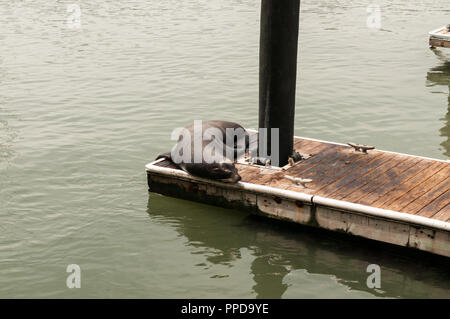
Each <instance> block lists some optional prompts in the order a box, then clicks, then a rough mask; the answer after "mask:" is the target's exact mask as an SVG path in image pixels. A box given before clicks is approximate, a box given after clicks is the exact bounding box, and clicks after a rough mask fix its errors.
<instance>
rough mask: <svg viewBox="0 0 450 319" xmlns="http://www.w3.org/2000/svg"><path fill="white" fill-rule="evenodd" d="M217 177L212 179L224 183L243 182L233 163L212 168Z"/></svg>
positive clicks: (217, 164)
mask: <svg viewBox="0 0 450 319" xmlns="http://www.w3.org/2000/svg"><path fill="white" fill-rule="evenodd" d="M212 172H213V174H214V175H215V177H213V178H212V179H217V180H219V181H221V182H224V183H237V182H239V181H240V180H241V176H240V175H239V173H238V170H237V168H236V166H234V164H233V163H227V162H225V163H216V164H215V166H214V167H213V168H212Z"/></svg>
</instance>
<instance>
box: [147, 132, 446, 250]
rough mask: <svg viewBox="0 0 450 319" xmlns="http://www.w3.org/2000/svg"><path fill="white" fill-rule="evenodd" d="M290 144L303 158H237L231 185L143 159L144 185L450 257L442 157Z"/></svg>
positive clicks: (310, 142) (309, 141) (301, 141)
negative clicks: (269, 162)
mask: <svg viewBox="0 0 450 319" xmlns="http://www.w3.org/2000/svg"><path fill="white" fill-rule="evenodd" d="M294 148H295V150H296V151H297V152H299V153H301V154H303V155H306V154H308V155H310V157H309V158H307V159H303V160H301V161H299V162H297V163H294V165H287V166H285V167H284V168H282V169H280V168H275V167H263V166H258V165H252V164H250V163H244V162H243V161H241V162H239V163H237V164H236V167H237V168H238V170H239V174H240V175H241V177H242V181H241V182H239V183H237V184H225V183H220V182H216V181H212V180H205V179H201V178H197V177H194V176H191V175H189V174H187V173H185V172H184V171H182V170H179V169H176V168H175V166H174V165H173V164H172V163H170V162H169V161H167V160H164V159H161V160H158V161H155V162H153V163H150V164H148V165H147V166H146V169H147V176H148V185H149V189H150V191H151V192H155V193H160V194H163V195H168V196H174V197H178V198H184V199H188V200H194V201H199V202H204V203H209V204H213V205H220V206H224V207H233V208H245V209H247V210H250V211H252V212H254V213H258V214H264V215H266V216H269V217H273V218H278V219H284V220H289V221H292V222H296V223H300V224H304V225H309V226H314V227H319V228H324V229H328V230H332V231H339V232H345V233H348V234H351V235H355V236H360V237H365V238H369V239H373V240H377V241H382V242H386V243H391V244H395V245H399V246H405V247H410V248H415V249H419V250H423V251H427V252H430V253H433V254H437V255H442V256H447V257H450V162H449V161H444V160H437V159H431V158H425V157H418V156H411V155H406V154H399V153H393V152H387V151H380V150H376V149H374V150H369V151H368V152H367V154H365V153H362V152H358V151H355V149H354V148H352V147H350V146H348V145H345V144H338V143H331V142H325V141H319V140H314V139H308V138H302V137H295V138H294ZM286 176H288V178H286ZM299 178H300V179H311V180H312V181H311V182H309V183H307V184H306V188H305V187H304V186H302V185H301V183H299V185H297V184H296V183H295V179H299Z"/></svg>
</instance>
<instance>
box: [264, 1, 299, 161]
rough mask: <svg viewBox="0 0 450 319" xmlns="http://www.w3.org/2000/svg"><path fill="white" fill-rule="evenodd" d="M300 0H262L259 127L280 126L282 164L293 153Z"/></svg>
mask: <svg viewBox="0 0 450 319" xmlns="http://www.w3.org/2000/svg"><path fill="white" fill-rule="evenodd" d="M299 17H300V0H261V35H260V55H259V58H260V60H259V127H260V128H267V129H268V136H267V143H268V145H267V151H268V154H269V155H270V154H271V152H272V150H274V151H275V149H276V148H275V145H271V135H270V129H271V128H279V165H280V166H283V165H285V164H287V163H288V158H289V156H292V153H293V135H294V115H295V86H296V77H297V46H298V27H299Z"/></svg>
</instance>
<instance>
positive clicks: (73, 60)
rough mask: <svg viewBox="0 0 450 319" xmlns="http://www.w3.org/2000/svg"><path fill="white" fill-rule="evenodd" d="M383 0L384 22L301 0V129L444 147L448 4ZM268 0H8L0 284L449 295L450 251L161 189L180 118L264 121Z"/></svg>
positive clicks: (4, 292) (113, 292)
mask: <svg viewBox="0 0 450 319" xmlns="http://www.w3.org/2000/svg"><path fill="white" fill-rule="evenodd" d="M72 3H77V4H79V6H80V8H81V28H80V29H71V28H69V27H68V24H67V18H68V16H69V14H70V13H68V12H67V4H72ZM376 3H377V4H379V5H380V8H381V29H380V30H375V29H369V28H368V27H367V24H366V20H367V17H368V13H367V12H366V8H367V6H368V5H369V4H370V2H369V1H361V0H357V1H353V0H352V1H351V0H340V1H337V0H326V1H307V0H304V1H302V9H301V10H302V12H301V21H300V24H301V31H300V50H299V74H298V76H299V79H298V85H297V110H296V119H295V125H296V129H295V133H296V135H300V136H308V137H313V138H320V139H325V140H333V141H336V142H347V141H355V142H359V143H366V144H372V145H376V146H377V147H378V148H380V149H386V150H391V151H396V152H403V153H411V154H417V155H424V156H429V157H435V158H441V159H448V158H449V157H450V142H449V136H450V113H449V111H450V110H449V84H450V50H445V49H443V50H437V51H432V50H430V49H429V48H428V46H427V33H428V31H430V30H432V29H435V28H437V27H439V26H442V25H445V24H447V23H450V21H449V13H450V10H448V0H428V1H420V2H418V3H416V2H415V1H410V2H405V1H400V0H398V1H377V2H376ZM259 6H260V2H259V1H256V0H251V1H238V0H230V1H219V0H208V1H206V0H196V1H193V0H188V1H154V0H151V1H144V0H127V1H125V0H117V1H106V0H99V1H95V2H94V3H93V1H87V0H71V1H63V0H62V1H45V0H37V1H1V2H0V27H1V28H0V297H3V298H5V297H9V298H19V297H25V298H29V297H42V298H49V297H56V298H72V297H75V298H79V297H87V298H91V297H94V298H103V297H106V298H109V297H119V298H128V297H141V298H173V297H180V298H184V297H192V298H197V297H212V298H216V297H225V298H227V297H237V298H241V297H250V298H254V297H258V298H262V297H276V298H279V297H282V298H325V297H337V298H357V297H362V298H366V297H368V298H372V297H401V298H410V297H425V298H427V297H447V298H449V297H450V288H449V287H450V274H449V271H448V269H447V268H445V266H444V264H443V263H429V262H425V261H424V259H423V258H420V257H417V256H411V255H406V254H403V253H402V252H399V251H397V250H394V251H392V250H391V249H389V248H388V247H386V246H372V245H366V244H360V243H357V242H354V241H347V240H345V239H343V238H341V237H335V236H329V235H326V234H321V233H319V234H317V233H315V232H312V233H311V232H309V231H306V230H305V229H304V228H298V227H294V228H292V227H288V226H286V225H283V224H281V225H280V224H273V223H270V222H266V221H264V220H260V219H255V218H252V217H251V216H248V214H246V213H244V212H239V211H233V210H227V209H221V208H217V207H212V206H206V205H200V204H195V203H191V202H186V201H181V200H176V199H172V198H167V197H162V196H159V195H154V194H152V195H150V196H149V194H148V192H147V185H146V176H145V171H144V165H145V164H146V163H148V162H150V161H151V160H152V159H154V157H155V156H156V155H157V154H158V153H160V152H163V151H167V150H168V149H170V147H171V145H172V141H171V140H170V133H171V131H172V129H173V128H175V127H178V126H184V125H186V124H188V123H191V122H192V121H193V120H195V119H224V120H232V121H237V122H239V123H241V124H242V125H244V126H246V127H250V128H252V127H253V128H255V127H256V125H257V106H258V41H259V9H260V7H259ZM69 264H78V265H79V266H80V268H81V288H80V289H76V288H75V289H68V288H67V286H66V278H67V276H68V275H69V274H68V273H67V272H66V267H67V265H69ZM368 264H378V265H380V267H381V288H380V289H376V290H374V289H370V288H368V287H367V285H366V279H367V277H368V275H369V274H368V273H367V272H366V267H367V265H368Z"/></svg>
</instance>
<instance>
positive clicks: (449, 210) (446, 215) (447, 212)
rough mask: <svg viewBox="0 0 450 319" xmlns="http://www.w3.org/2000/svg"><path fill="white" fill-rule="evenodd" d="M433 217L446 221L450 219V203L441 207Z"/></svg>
mask: <svg viewBox="0 0 450 319" xmlns="http://www.w3.org/2000/svg"><path fill="white" fill-rule="evenodd" d="M432 217H433V219H437V220H442V221H444V222H449V221H450V204H447V206H445V207H443V208H441V210H440V211H438V212H437V213H436V214H435V215H433V216H432Z"/></svg>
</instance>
